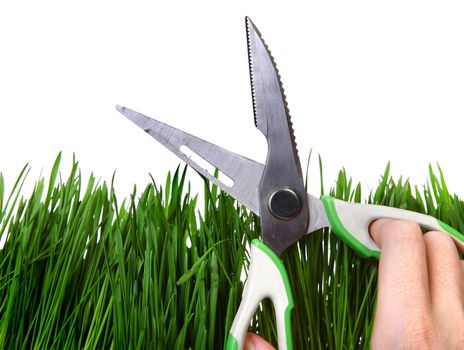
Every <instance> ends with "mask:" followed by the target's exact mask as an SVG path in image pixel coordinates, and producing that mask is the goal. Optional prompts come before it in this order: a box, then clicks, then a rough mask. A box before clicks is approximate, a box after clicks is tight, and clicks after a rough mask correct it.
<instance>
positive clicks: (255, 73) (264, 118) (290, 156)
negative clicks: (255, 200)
mask: <svg viewBox="0 0 464 350" xmlns="http://www.w3.org/2000/svg"><path fill="white" fill-rule="evenodd" d="M245 24H246V30H247V44H248V61H249V67H250V80H251V91H252V99H253V112H254V117H255V123H256V127H257V128H258V129H259V130H260V131H261V132H262V133H263V135H264V136H265V137H266V139H267V143H268V153H267V159H266V163H265V166H264V170H263V175H262V178H261V183H260V185H259V190H258V192H259V213H260V217H261V229H262V236H263V241H264V243H265V244H266V245H268V246H269V247H270V248H272V250H274V252H275V253H277V254H278V255H280V254H281V253H282V251H284V250H285V249H286V248H288V247H289V246H290V245H292V244H293V243H295V242H296V241H297V240H298V239H299V238H300V237H302V236H303V235H304V234H305V233H306V231H307V228H308V224H309V208H308V198H307V194H306V191H305V189H304V183H303V178H302V171H301V166H300V161H299V158H298V153H297V150H296V143H295V138H294V135H293V128H292V124H291V121H290V115H289V113H288V109H287V106H286V102H285V96H284V94H283V88H282V84H281V82H280V77H279V75H278V72H277V69H276V66H275V63H274V60H273V58H272V56H271V54H270V52H269V50H268V48H267V46H266V44H265V43H264V41H263V39H262V38H261V35H260V33H259V32H258V30H257V29H256V27H255V26H254V24H253V23H252V22H251V20H250V19H249V18H248V17H247V18H246V19H245ZM283 189H290V190H291V191H293V192H294V193H295V194H296V195H297V196H298V199H299V202H300V203H299V204H300V207H299V208H298V211H297V214H296V215H294V216H293V217H292V218H290V219H281V218H278V217H276V216H274V215H272V214H271V212H270V210H269V206H268V203H269V200H270V197H271V196H272V194H273V193H274V192H276V191H279V190H283Z"/></svg>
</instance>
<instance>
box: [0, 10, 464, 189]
mask: <svg viewBox="0 0 464 350" xmlns="http://www.w3.org/2000/svg"><path fill="white" fill-rule="evenodd" d="M302 3H303V2H301V3H299V4H302ZM245 15H248V16H250V17H251V19H252V20H253V21H254V22H255V24H256V25H257V27H258V28H259V29H260V31H261V33H262V34H263V37H264V39H265V40H266V42H267V44H268V45H269V47H270V49H271V51H272V53H273V56H274V57H275V59H276V62H277V65H278V67H279V71H280V73H281V76H282V80H283V84H284V88H285V91H286V95H287V101H288V103H289V107H290V112H291V115H292V120H293V123H294V129H295V135H296V139H297V143H298V148H299V153H300V157H301V162H302V164H306V158H307V156H308V153H309V150H310V148H313V151H314V154H316V155H317V154H319V153H320V154H321V156H322V159H323V163H324V173H325V176H324V177H325V180H326V186H330V185H333V183H334V180H335V178H336V175H337V172H338V170H340V169H341V168H342V167H345V168H346V170H347V172H348V174H350V175H352V176H353V177H354V179H355V180H356V181H361V183H362V185H363V187H364V189H366V190H368V189H369V188H372V187H375V186H376V184H377V182H378V180H379V176H380V174H381V173H382V172H383V170H384V168H385V165H386V163H387V161H389V160H390V161H391V163H392V173H393V175H395V176H399V175H403V176H404V177H409V178H410V179H411V180H412V182H413V183H414V184H418V185H422V184H424V182H425V180H426V178H427V171H428V164H429V162H431V163H433V164H435V162H438V163H439V164H440V165H441V167H442V168H443V170H444V173H445V176H446V179H447V182H448V186H449V188H450V191H452V192H456V193H458V194H459V195H460V196H463V195H464V181H462V169H463V165H462V164H463V160H462V138H461V136H462V134H463V131H462V127H461V126H462V122H461V121H462V118H463V115H464V103H463V96H464V45H463V43H464V20H463V18H464V4H463V3H462V2H459V1H456V2H448V1H437V2H429V1H414V2H411V1H389V2H382V3H381V2H372V1H350V2H347V1H340V2H334V1H330V2H329V1H324V2H319V3H317V4H316V3H309V4H307V5H305V6H303V5H296V4H292V3H290V2H287V3H284V2H272V1H261V2H258V1H254V2H251V1H248V2H245V1H243V2H237V1H234V2H231V3H229V4H227V5H224V4H220V2H217V1H216V2H213V1H183V2H181V1H176V2H170V3H169V4H166V3H165V4H155V2H154V1H153V2H149V1H127V2H119V1H79V2H74V3H73V4H70V3H68V2H63V1H40V2H39V1H37V2H35V1H29V2H22V1H15V2H13V1H9V2H2V3H1V5H0V101H1V108H0V171H1V172H2V173H3V175H4V177H5V178H6V181H7V191H8V189H10V188H11V185H12V183H13V180H14V179H15V178H16V176H17V174H18V173H19V170H20V169H21V168H22V166H23V165H24V164H25V163H26V162H29V163H30V166H31V167H32V172H31V174H30V176H29V182H28V183H29V185H28V186H29V187H26V190H27V189H28V188H29V189H30V188H31V187H32V185H33V182H34V181H35V180H36V179H37V178H38V176H39V174H40V172H42V173H43V174H44V175H46V176H48V173H49V171H50V168H51V166H52V164H53V160H54V158H55V156H56V155H57V153H58V152H59V151H60V150H61V151H63V167H62V174H63V176H67V174H68V171H69V167H70V164H71V160H72V155H73V152H75V154H76V157H77V159H78V160H79V162H80V166H81V169H82V174H83V176H84V177H88V175H89V174H90V173H91V172H93V173H94V174H95V175H96V176H97V177H98V178H100V179H101V180H102V181H103V180H105V181H111V176H112V174H113V171H115V170H116V189H117V191H118V194H119V195H120V196H127V195H128V194H129V193H130V192H131V190H132V187H133V185H134V184H137V186H138V187H139V188H140V187H143V186H145V185H146V184H147V183H149V181H150V178H149V176H148V173H152V174H153V176H154V178H155V179H157V180H158V181H163V180H164V179H165V177H166V173H167V172H168V171H169V170H173V169H175V167H176V166H177V164H179V162H180V161H179V160H178V159H177V157H176V156H174V155H173V154H171V153H170V152H169V151H167V150H166V149H164V148H163V146H161V145H160V144H158V143H157V142H156V141H154V140H153V139H151V138H150V137H149V136H147V135H146V134H145V133H144V132H142V131H141V130H140V129H138V128H137V127H136V126H135V125H133V124H132V123H130V122H129V121H127V120H126V119H125V118H124V117H122V116H121V115H120V114H119V113H118V112H117V111H116V110H115V109H114V105H115V104H121V105H125V106H127V107H130V108H133V109H135V110H138V111H140V112H142V113H144V114H147V115H149V116H153V117H155V118H158V119H160V120H162V121H164V122H167V123H169V124H171V125H173V126H176V127H178V128H181V129H183V130H185V131H188V132H190V133H193V134H195V135H197V136H200V137H202V138H204V139H207V140H209V141H211V142H214V143H217V144H220V145H221V146H223V147H225V148H228V149H230V150H232V151H235V152H239V153H241V154H243V155H246V156H248V157H250V158H253V159H256V160H259V161H262V162H263V161H264V159H265V154H266V144H265V140H264V138H263V136H262V135H261V134H260V133H259V132H258V131H257V129H255V127H254V124H253V116H252V107H251V97H250V87H249V76H248V63H247V55H246V40H245V26H244V16H245ZM315 160H316V158H314V159H313V162H312V166H311V167H310V171H311V177H310V178H311V179H312V181H311V183H310V186H311V187H310V191H311V192H313V193H315V194H318V192H319V185H318V172H317V162H315ZM190 178H191V179H193V180H194V186H195V187H194V190H195V191H199V190H201V187H199V186H200V183H201V182H200V181H198V176H197V175H196V174H195V173H194V172H193V171H191V172H190Z"/></svg>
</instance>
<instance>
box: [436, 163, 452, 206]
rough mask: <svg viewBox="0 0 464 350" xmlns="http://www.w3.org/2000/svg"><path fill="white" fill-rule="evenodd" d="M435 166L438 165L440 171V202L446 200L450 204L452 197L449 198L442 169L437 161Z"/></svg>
mask: <svg viewBox="0 0 464 350" xmlns="http://www.w3.org/2000/svg"><path fill="white" fill-rule="evenodd" d="M437 167H438V171H439V173H440V183H441V198H440V199H441V201H442V202H446V203H450V204H451V202H452V198H451V196H450V193H449V191H448V187H447V186H446V182H445V177H444V175H443V171H442V170H441V167H440V164H438V162H437ZM443 197H445V198H443Z"/></svg>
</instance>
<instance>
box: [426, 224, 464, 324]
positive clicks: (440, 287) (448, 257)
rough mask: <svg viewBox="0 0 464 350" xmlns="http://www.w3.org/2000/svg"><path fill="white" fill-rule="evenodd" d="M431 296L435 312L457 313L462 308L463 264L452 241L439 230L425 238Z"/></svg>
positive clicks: (463, 288) (463, 294)
mask: <svg viewBox="0 0 464 350" xmlns="http://www.w3.org/2000/svg"><path fill="white" fill-rule="evenodd" d="M424 242H425V249H426V256H427V269H428V276H429V285H430V297H431V300H432V305H433V308H434V310H436V311H438V312H440V313H441V314H445V315H446V314H449V315H451V314H455V313H456V311H457V310H459V309H458V307H459V306H460V307H461V309H462V306H463V302H462V300H463V296H464V280H463V275H462V264H461V261H460V260H459V255H458V251H457V249H456V245H455V244H454V241H453V240H452V238H451V237H450V236H449V235H448V234H446V233H444V232H440V231H430V232H427V233H426V234H425V235H424Z"/></svg>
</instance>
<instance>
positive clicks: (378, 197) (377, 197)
mask: <svg viewBox="0 0 464 350" xmlns="http://www.w3.org/2000/svg"><path fill="white" fill-rule="evenodd" d="M389 174H390V162H388V163H387V166H386V168H385V171H384V173H383V176H382V179H381V180H380V184H379V187H377V190H376V191H375V194H374V203H379V204H380V203H382V201H383V198H384V196H385V189H386V187H387V184H388V179H389Z"/></svg>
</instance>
